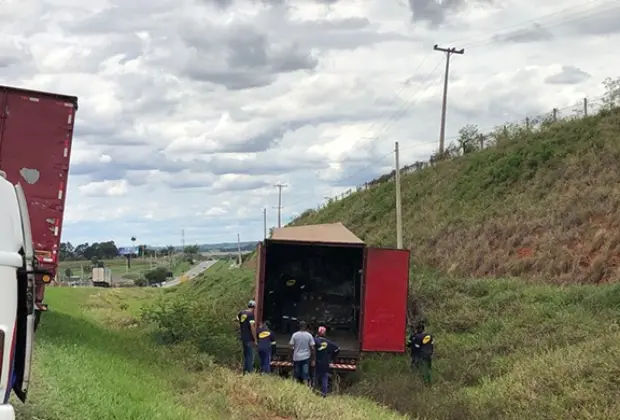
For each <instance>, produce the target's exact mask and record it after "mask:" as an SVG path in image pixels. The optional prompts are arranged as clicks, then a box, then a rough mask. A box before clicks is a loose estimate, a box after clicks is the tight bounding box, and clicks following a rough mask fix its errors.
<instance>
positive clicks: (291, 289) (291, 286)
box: [280, 274, 305, 334]
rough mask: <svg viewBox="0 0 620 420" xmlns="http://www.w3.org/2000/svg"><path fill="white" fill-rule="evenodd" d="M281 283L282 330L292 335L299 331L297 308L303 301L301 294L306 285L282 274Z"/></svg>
mask: <svg viewBox="0 0 620 420" xmlns="http://www.w3.org/2000/svg"><path fill="white" fill-rule="evenodd" d="M280 282H281V284H282V285H281V287H282V294H281V299H282V301H281V302H282V323H281V324H280V330H281V332H282V333H284V334H291V333H292V332H294V331H297V326H298V322H297V321H298V320H297V307H298V305H299V302H300V301H301V292H302V291H303V289H304V288H305V285H303V284H301V282H300V281H299V280H298V279H295V278H293V277H292V276H291V275H289V274H282V275H281V276H280Z"/></svg>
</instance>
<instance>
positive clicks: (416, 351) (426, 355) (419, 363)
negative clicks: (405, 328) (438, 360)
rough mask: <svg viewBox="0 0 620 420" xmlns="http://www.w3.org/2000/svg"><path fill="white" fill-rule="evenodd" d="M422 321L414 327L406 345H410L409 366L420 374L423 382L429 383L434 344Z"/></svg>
mask: <svg viewBox="0 0 620 420" xmlns="http://www.w3.org/2000/svg"><path fill="white" fill-rule="evenodd" d="M425 330H426V326H425V325H424V322H422V321H420V322H418V324H417V325H416V327H415V332H414V333H413V334H411V336H410V337H409V340H408V343H407V345H408V346H409V347H411V367H412V369H414V370H416V371H417V372H418V373H419V374H420V375H421V376H422V380H423V381H424V383H426V384H427V385H429V384H430V383H431V376H432V375H431V374H432V365H433V353H434V351H435V345H434V344H433V337H432V336H431V335H430V334H428V333H427V332H426V331H425Z"/></svg>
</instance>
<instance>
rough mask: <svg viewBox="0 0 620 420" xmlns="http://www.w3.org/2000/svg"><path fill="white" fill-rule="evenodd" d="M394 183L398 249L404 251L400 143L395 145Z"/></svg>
mask: <svg viewBox="0 0 620 420" xmlns="http://www.w3.org/2000/svg"><path fill="white" fill-rule="evenodd" d="M394 166H395V167H396V168H395V169H396V171H395V172H394V181H395V182H394V183H395V184H396V248H398V249H403V213H402V206H401V202H400V156H399V151H398V142H396V143H395V144H394Z"/></svg>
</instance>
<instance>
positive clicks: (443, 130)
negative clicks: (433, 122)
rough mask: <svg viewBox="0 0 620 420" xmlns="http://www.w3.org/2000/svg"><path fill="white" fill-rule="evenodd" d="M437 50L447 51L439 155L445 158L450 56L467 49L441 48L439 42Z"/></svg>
mask: <svg viewBox="0 0 620 420" xmlns="http://www.w3.org/2000/svg"><path fill="white" fill-rule="evenodd" d="M433 49H434V50H435V51H441V52H443V53H446V74H445V75H444V79H443V101H442V105H441V127H440V129H439V155H440V158H443V152H444V143H445V141H446V108H447V106H448V75H449V73H450V56H451V55H452V54H461V55H462V54H465V49H464V48H461V49H460V50H457V49H456V48H454V47H451V48H441V47H438V46H437V44H435V46H434V47H433Z"/></svg>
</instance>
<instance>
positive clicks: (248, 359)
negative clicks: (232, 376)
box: [243, 341, 254, 375]
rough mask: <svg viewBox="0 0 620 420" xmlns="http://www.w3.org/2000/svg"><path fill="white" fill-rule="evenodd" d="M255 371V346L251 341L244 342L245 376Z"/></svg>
mask: <svg viewBox="0 0 620 420" xmlns="http://www.w3.org/2000/svg"><path fill="white" fill-rule="evenodd" d="M253 370H254V345H253V343H252V342H251V341H244V342H243V374H244V375H245V374H247V373H252V371H253Z"/></svg>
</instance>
